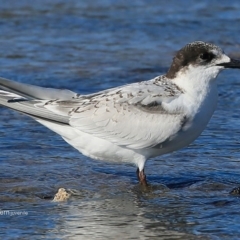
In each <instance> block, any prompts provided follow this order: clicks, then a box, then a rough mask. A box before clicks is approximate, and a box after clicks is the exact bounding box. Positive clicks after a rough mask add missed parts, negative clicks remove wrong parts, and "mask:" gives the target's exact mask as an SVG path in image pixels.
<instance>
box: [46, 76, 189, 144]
mask: <svg viewBox="0 0 240 240" xmlns="http://www.w3.org/2000/svg"><path fill="white" fill-rule="evenodd" d="M180 94H182V92H181V90H180V89H178V88H177V87H176V86H175V85H173V84H171V83H169V81H167V80H166V79H162V78H156V79H153V80H151V81H147V82H140V83H135V84H131V85H126V86H124V87H121V88H115V89H110V90H107V91H103V92H100V93H97V94H92V95H86V96H78V97H76V98H75V99H73V100H66V101H60V100H55V101H48V102H47V103H45V105H44V106H45V108H47V109H48V110H50V111H52V112H54V113H56V114H59V115H62V116H64V115H67V116H69V124H70V125H71V126H72V127H74V128H77V129H79V130H81V131H83V132H86V133H89V134H92V135H93V136H96V137H99V138H103V139H106V140H108V141H111V142H113V143H115V144H117V145H122V146H126V147H129V148H133V149H140V148H148V147H153V146H155V145H158V144H160V143H161V142H164V141H166V140H167V139H169V138H170V137H171V136H173V135H174V134H176V133H177V132H178V131H179V130H180V129H181V127H182V121H183V119H184V117H185V116H184V113H183V112H168V111H166V110H165V109H164V107H163V106H162V102H163V101H165V102H169V101H172V100H174V99H175V98H177V97H178V96H179V95H180Z"/></svg>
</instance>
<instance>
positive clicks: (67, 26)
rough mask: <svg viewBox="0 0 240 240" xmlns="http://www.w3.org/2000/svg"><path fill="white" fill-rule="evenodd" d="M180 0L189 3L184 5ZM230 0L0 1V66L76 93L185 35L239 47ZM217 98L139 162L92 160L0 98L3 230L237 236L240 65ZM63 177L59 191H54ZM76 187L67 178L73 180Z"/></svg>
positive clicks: (126, 78) (163, 60)
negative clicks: (195, 123) (183, 133)
mask: <svg viewBox="0 0 240 240" xmlns="http://www.w3.org/2000/svg"><path fill="white" fill-rule="evenodd" d="M186 9H188V10H189V11H188V12H186ZM239 12H240V5H239V3H238V2H237V1H231V2H229V1H223V0H220V1H218V2H217V4H215V2H210V1H206V0H205V1H192V2H191V4H189V2H188V1H178V4H176V2H175V1H165V2H163V1H162V2H161V4H159V1H155V0H153V1H131V2H126V1H115V2H113V1H110V0H104V1H95V2H93V1H77V0H71V1H63V0H51V1H50V0H43V1H38V2H37V1H31V2H30V1H14V4H13V2H12V1H2V2H1V9H0V16H1V18H0V30H1V38H0V66H1V73H0V76H2V77H5V78H10V79H13V80H17V81H20V82H25V83H32V84H35V85H41V86H45V87H55V88H68V89H71V90H74V91H78V92H81V93H90V92H94V91H98V90H101V89H106V88H110V87H115V86H119V85H122V84H127V83H131V82H135V81H141V80H147V79H150V78H153V77H155V76H156V75H158V74H162V73H164V72H165V71H166V69H167V66H169V64H170V61H171V58H172V56H173V55H174V52H175V51H176V50H178V49H179V48H180V47H182V46H183V45H185V44H186V43H187V42H192V41H195V40H203V41H211V42H213V43H215V44H217V45H219V46H221V47H222V48H223V49H224V50H225V51H226V53H229V54H232V55H235V56H239V52H240V51H239V47H240V44H239V34H238V31H237V29H239V21H240V18H239V16H240V14H239ZM218 82H219V91H220V94H219V95H220V97H219V106H218V109H217V111H216V113H215V115H214V116H213V119H212V121H211V122H210V124H209V126H208V128H207V129H206V131H204V132H203V134H202V136H201V137H200V138H199V139H198V140H197V141H195V142H194V143H193V144H192V145H191V147H190V148H186V149H183V150H181V151H178V152H176V153H173V154H170V155H166V156H162V157H161V158H156V159H154V160H151V161H149V162H148V163H147V166H146V172H147V176H148V180H149V182H150V183H152V190H150V191H148V192H146V191H143V190H141V189H139V187H138V185H137V179H136V176H135V168H133V167H131V166H127V165H111V164H108V163H103V162H96V161H92V160H90V159H88V158H86V157H84V156H82V155H81V154H80V153H79V152H77V151H76V150H75V149H73V148H72V147H70V146H68V145H67V144H66V143H65V142H64V141H63V140H62V139H60V137H59V136H56V135H55V134H54V133H53V132H51V131H49V130H48V129H46V128H44V127H43V126H41V125H39V124H38V123H36V122H34V121H33V120H32V119H30V118H27V117H25V116H23V115H20V114H18V113H16V112H12V111H10V110H7V109H5V108H2V107H0V165H1V177H0V202H1V209H3V210H14V211H27V212H28V215H25V216H23V215H19V216H17V215H16V216H8V215H0V220H1V221H0V228H1V231H0V237H1V239H6V238H12V239H14V238H26V239H29V238H30V236H31V237H32V236H34V237H35V238H36V239H37V238H43V236H44V237H46V238H53V239H58V238H61V239H87V237H86V236H88V239H131V238H132V239H136V238H139V239H152V238H154V237H156V238H157V239H161V238H162V239H196V238H197V237H199V239H207V238H210V239H215V238H216V239H218V238H220V239H236V238H240V227H239V222H240V218H239V198H238V197H237V196H232V195H230V194H229V191H230V190H231V189H233V188H234V187H238V186H239V185H240V182H239V179H240V173H239V158H240V151H239V134H240V131H239V129H240V122H239V115H240V108H239V96H240V91H239V72H237V71H236V72H235V71H231V72H227V71H226V72H224V73H222V74H221V75H220V76H219V78H218ZM59 188H65V189H71V190H72V191H73V194H72V196H71V197H70V198H69V200H68V201H67V202H52V199H53V196H54V195H55V194H56V192H57V190H58V189H59ZM73 189H74V190H73Z"/></svg>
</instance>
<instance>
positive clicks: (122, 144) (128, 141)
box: [0, 41, 240, 186]
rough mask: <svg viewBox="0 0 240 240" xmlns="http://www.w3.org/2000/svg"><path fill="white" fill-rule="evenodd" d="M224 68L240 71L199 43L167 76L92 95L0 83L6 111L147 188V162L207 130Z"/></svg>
mask: <svg viewBox="0 0 240 240" xmlns="http://www.w3.org/2000/svg"><path fill="white" fill-rule="evenodd" d="M224 68H240V61H239V60H233V59H231V58H230V57H228V56H227V55H226V54H225V53H224V52H223V50H222V49H221V48H219V47H218V46H215V45H213V44H211V43H206V42H202V41H195V42H192V43H189V44H187V45H186V46H185V47H183V48H182V49H180V50H179V51H178V52H177V53H176V55H175V57H174V58H173V61H172V64H171V66H170V68H169V70H168V71H167V73H166V74H164V75H161V76H157V77H155V78H154V79H151V80H148V81H142V82H137V83H132V84H128V85H124V86H119V87H116V88H111V89H107V90H104V91H100V92H97V93H93V94H88V95H81V94H79V93H75V92H72V91H70V90H60V89H53V88H43V87H38V86H34V85H28V84H23V83H19V82H15V81H11V80H7V79H4V78H0V89H1V90H0V104H1V105H4V106H6V107H8V108H11V109H13V110H16V111H18V112H21V113H23V114H26V115H28V116H30V117H32V118H33V119H35V120H36V121H37V122H39V123H40V124H43V125H44V126H46V127H47V128H49V129H51V130H52V131H54V132H56V133H57V134H59V135H60V136H61V137H62V138H63V139H64V140H65V141H66V142H67V143H69V144H70V145H72V146H73V147H74V148H76V149H77V150H79V151H80V152H81V153H82V154H84V155H86V156H88V157H90V158H93V159H96V160H102V161H109V162H116V163H121V162H127V163H132V164H135V165H136V166H137V177H138V179H139V182H140V184H141V185H143V186H147V179H146V175H145V173H144V166H145V162H146V160H148V159H149V158H153V157H156V156H160V155H163V154H166V153H170V152H173V151H176V150H178V149H181V148H183V147H186V146H188V145H189V144H190V143H191V142H193V141H194V140H195V139H196V138H197V137H198V136H199V135H200V134H201V133H202V131H203V130H204V129H205V127H206V125H207V124H208V122H209V120H210V118H211V117H212V115H213V112H214V110H215V109H216V106H217V98H218V91H217V82H216V77H217V76H218V74H219V72H220V71H221V70H223V69H224Z"/></svg>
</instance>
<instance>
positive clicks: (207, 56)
mask: <svg viewBox="0 0 240 240" xmlns="http://www.w3.org/2000/svg"><path fill="white" fill-rule="evenodd" d="M199 57H200V58H201V59H202V60H204V61H211V60H212V59H213V58H214V55H213V54H212V53H208V52H205V53H201V54H200V55H199Z"/></svg>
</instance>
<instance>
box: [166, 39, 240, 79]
mask: <svg viewBox="0 0 240 240" xmlns="http://www.w3.org/2000/svg"><path fill="white" fill-rule="evenodd" d="M224 68H240V61H239V60H234V59H231V58H230V57H228V56H227V55H226V54H225V53H224V52H223V50H222V49H221V48H219V47H217V46H215V45H213V44H211V43H206V42H200V41H196V42H193V43H189V44H187V45H186V46H185V47H183V48H182V49H180V50H179V51H178V52H177V53H176V55H175V57H174V58H173V62H172V65H171V67H170V68H169V70H168V72H167V74H166V77H167V78H169V79H175V78H176V77H180V78H182V76H185V77H186V78H188V79H194V78H201V79H205V80H206V81H211V80H213V79H215V78H216V77H217V75H218V73H219V72H220V71H221V70H223V69H224Z"/></svg>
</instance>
